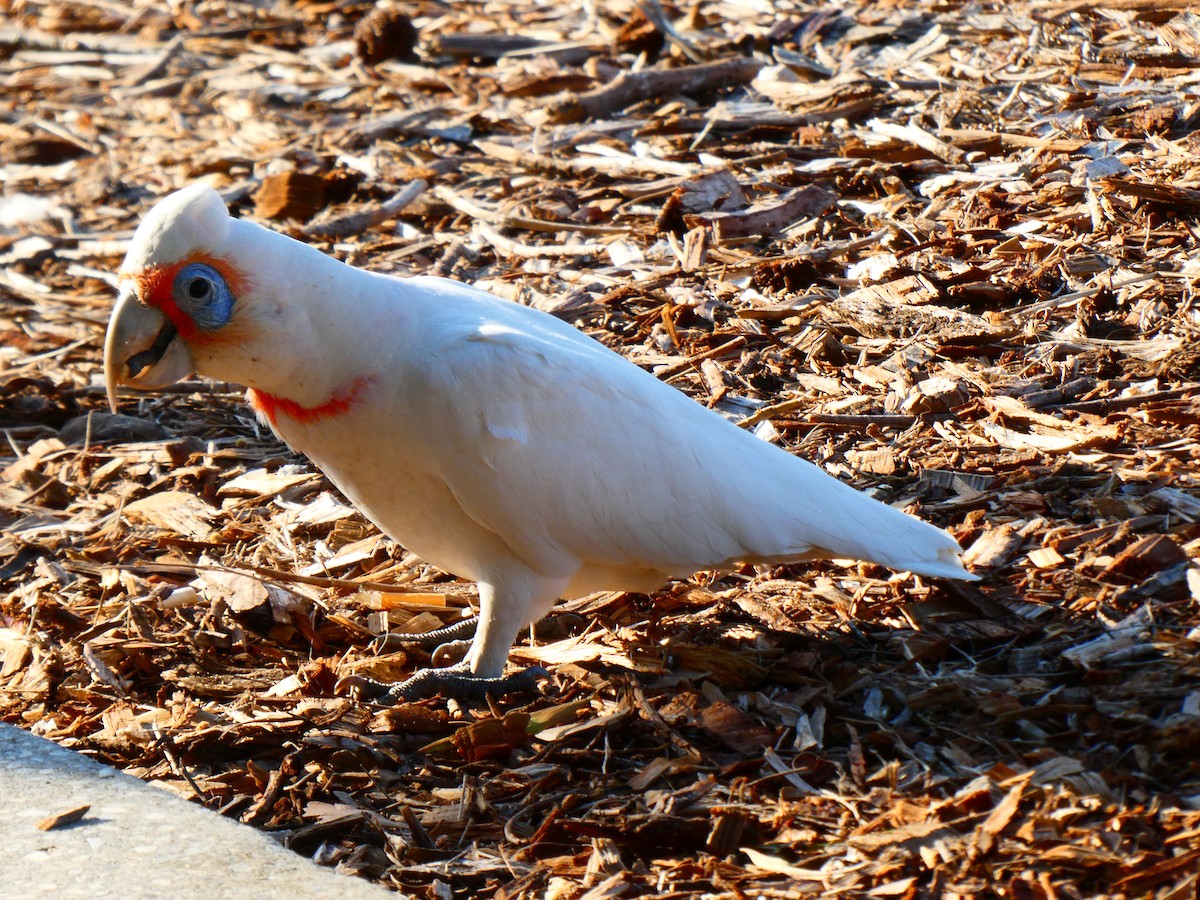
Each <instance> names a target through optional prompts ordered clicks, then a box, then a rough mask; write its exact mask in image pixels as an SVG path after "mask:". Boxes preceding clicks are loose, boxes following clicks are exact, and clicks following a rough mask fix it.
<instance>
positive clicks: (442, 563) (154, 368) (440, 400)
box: [104, 185, 974, 700]
mask: <svg viewBox="0 0 1200 900" xmlns="http://www.w3.org/2000/svg"><path fill="white" fill-rule="evenodd" d="M104 368H105V378H106V382H107V386H108V396H109V402H110V404H111V405H112V406H113V408H114V409H115V408H116V400H117V398H116V392H117V388H118V387H119V386H120V385H130V386H132V387H137V388H155V387H162V386H164V385H167V384H169V383H172V382H174V381H177V380H178V379H180V378H184V377H186V376H188V375H190V374H191V373H193V372H196V373H198V374H200V375H204V376H209V377H212V378H216V379H220V380H223V381H233V382H237V383H239V384H244V385H246V386H247V387H248V388H249V389H250V390H249V392H248V395H247V399H248V401H249V403H250V405H251V406H252V407H253V408H254V409H255V410H256V411H257V412H258V414H259V415H260V416H261V417H262V419H263V420H265V421H266V422H267V423H268V424H269V425H270V426H271V428H272V429H274V431H275V433H276V434H278V435H279V437H280V438H282V439H283V440H284V441H286V442H287V444H288V445H289V446H291V447H292V448H293V449H295V450H298V451H300V452H302V453H304V454H306V455H307V456H308V457H309V458H310V459H311V460H312V461H313V462H314V463H316V464H317V465H318V466H319V467H320V468H321V470H322V471H323V472H324V473H325V474H326V475H327V476H328V477H329V479H330V480H331V481H332V482H333V483H334V484H335V485H337V487H338V488H339V489H340V490H341V491H342V492H343V493H344V494H345V495H346V496H347V497H348V498H349V499H350V500H351V502H353V503H354V505H355V506H357V507H358V508H359V509H360V510H361V511H362V512H363V513H364V514H365V515H366V516H367V517H368V518H370V519H371V521H373V522H374V523H375V524H376V525H378V526H379V527H380V528H381V529H382V530H383V531H384V532H385V533H387V534H388V535H390V536H391V537H393V538H394V539H395V540H396V541H398V542H399V543H400V544H401V545H402V546H404V547H405V548H406V549H408V550H411V551H412V552H413V553H415V554H417V555H418V556H420V557H421V558H423V559H425V560H426V561H428V562H430V563H432V564H434V565H436V566H438V567H439V568H441V569H444V570H445V571H447V572H451V573H453V574H455V575H459V576H462V577H465V578H470V579H473V580H474V581H476V582H478V584H479V602H480V609H479V619H478V625H477V628H476V631H475V634H474V637H473V639H472V642H471V646H470V650H469V652H468V653H467V655H466V657H465V659H464V660H463V661H462V662H461V663H460V664H459V665H457V666H454V667H450V668H446V669H428V670H425V671H423V672H420V673H418V674H417V675H415V676H414V677H413V678H411V679H409V680H408V681H406V682H404V683H402V684H400V685H397V686H396V687H395V688H393V690H392V691H391V692H390V695H389V697H390V699H393V700H394V699H398V698H412V697H417V696H422V695H424V694H427V693H430V692H433V691H436V690H439V689H440V690H445V691H446V692H460V693H466V694H474V695H478V694H480V693H482V692H485V691H503V690H505V689H506V688H508V687H511V686H512V685H513V684H514V680H513V677H512V676H510V678H509V679H504V678H503V677H502V675H503V672H504V667H505V662H506V660H507V658H508V654H509V651H510V649H511V648H512V644H513V641H514V639H515V638H516V635H517V633H518V631H519V630H520V629H521V628H522V627H524V626H526V625H529V624H530V623H532V622H533V621H535V620H536V619H538V618H540V617H541V616H543V615H544V614H545V613H546V612H547V611H548V610H549V609H550V607H551V606H552V605H553V604H554V602H555V601H556V600H557V599H558V598H562V597H572V596H579V595H582V594H585V593H589V592H592V591H597V590H629V591H652V590H654V589H656V588H658V587H660V586H662V585H663V584H664V583H665V582H666V581H667V580H668V579H670V578H672V577H680V576H687V575H690V574H692V573H693V572H696V571H698V570H701V569H721V568H726V567H729V566H732V565H734V564H737V563H741V562H746V563H789V562H796V561H801V560H811V559H821V558H855V559H862V560H869V561H871V562H875V563H880V564H882V565H885V566H888V567H890V568H892V569H897V570H902V571H910V572H915V573H918V574H922V575H930V576H941V577H947V578H965V579H971V578H974V576H973V575H971V574H970V573H969V572H967V571H966V569H964V568H963V565H962V563H961V561H960V560H959V553H960V548H959V546H958V544H957V542H956V541H955V540H954V538H953V537H951V536H950V535H949V534H947V533H946V532H944V531H942V530H940V529H938V528H935V527H934V526H932V525H929V524H927V523H925V522H922V521H921V520H920V519H917V518H915V517H913V516H910V515H907V514H906V513H903V512H901V511H899V510H896V509H893V508H892V507H890V506H887V505H885V504H883V503H880V502H878V501H876V500H874V499H872V498H870V497H868V496H866V495H865V494H862V493H860V492H858V491H856V490H854V489H853V488H851V487H849V486H847V485H845V484H842V483H841V482H840V481H838V480H837V479H835V478H833V477H832V476H830V475H828V474H826V473H825V472H823V471H822V470H820V469H819V468H817V467H816V466H814V465H812V464H811V463H808V462H806V461H804V460H802V459H799V458H797V457H795V456H792V455H790V454H789V453H787V452H786V451H784V450H782V449H780V448H779V447H776V446H774V445H772V444H770V443H768V442H766V441H762V440H759V439H758V438H757V437H755V436H754V435H752V434H749V433H747V432H746V431H744V430H743V429H741V428H739V427H737V426H736V425H734V424H732V423H731V422H729V421H727V420H725V419H724V418H722V417H721V416H720V415H718V414H717V413H714V412H712V411H710V410H708V409H706V408H705V407H703V406H701V405H700V404H698V403H696V402H694V401H692V400H691V399H689V398H688V397H687V396H685V395H684V394H682V393H680V392H679V391H677V390H675V389H674V388H672V387H670V386H669V385H667V384H664V383H663V382H661V381H659V380H658V379H657V378H655V377H654V376H653V375H651V374H650V373H648V372H645V371H643V370H642V369H640V368H638V367H637V366H635V365H634V364H632V363H631V362H629V361H628V360H626V359H625V358H624V357H622V356H620V355H619V354H617V353H614V352H612V351H611V350H609V349H607V348H606V347H604V346H603V345H602V344H600V343H598V342H597V341H594V340H593V339H591V338H590V337H588V336H587V335H585V334H584V333H582V332H581V331H579V330H578V329H576V328H573V327H572V326H570V325H568V324H566V323H564V322H561V321H559V320H558V319H556V318H554V317H553V316H550V315H547V314H546V313H543V312H540V311H538V310H535V309H530V308H528V307H525V306H521V305H519V304H516V303H512V302H509V301H507V300H502V299H500V298H498V297H495V296H493V295H491V294H488V293H487V292H485V291H482V290H479V289H477V288H473V287H470V286H468V285H464V284H461V283H459V282H455V281H449V280H446V279H442V278H430V277H419V278H397V277H392V276H389V275H384V274H379V273H375V272H368V271H364V270H362V269H356V268H353V267H351V266H348V265H345V264H343V263H341V262H338V261H337V260H335V259H333V258H331V257H329V256H326V255H325V254H323V253H321V252H320V251H318V250H316V249H314V248H312V247H309V246H307V245H305V244H302V243H300V242H298V241H295V240H292V239H291V238H288V237H286V236H284V235H281V234H278V233H276V232H273V231H271V230H269V229H267V228H263V227H262V226H260V225H257V224H254V223H252V222H248V221H244V220H239V219H235V218H233V217H231V216H230V215H229V212H228V210H227V209H226V207H225V204H224V202H223V201H222V200H221V198H220V196H219V195H218V194H217V193H216V192H215V191H213V190H212V189H210V188H208V187H206V186H203V185H193V186H191V187H188V188H184V189H183V190H180V191H177V192H176V193H174V194H171V195H170V196H168V197H166V198H165V199H164V200H162V201H161V202H160V203H158V205H156V206H155V207H154V208H153V209H152V210H151V211H150V213H149V214H148V215H147V216H146V218H145V220H144V221H143V222H142V223H141V225H140V226H139V228H138V229H137V232H136V234H135V235H134V238H133V243H132V246H131V247H130V250H129V254H128V255H127V257H126V258H125V262H124V265H123V266H122V267H121V271H120V293H119V297H118V300H117V306H116V309H115V310H114V312H113V315H112V319H111V321H110V322H109V326H108V335H107V337H106V340H105V346H104Z"/></svg>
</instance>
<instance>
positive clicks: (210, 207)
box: [121, 183, 233, 274]
mask: <svg viewBox="0 0 1200 900" xmlns="http://www.w3.org/2000/svg"><path fill="white" fill-rule="evenodd" d="M232 221H233V220H232V219H230V217H229V210H228V209H226V208H225V202H224V201H223V200H222V199H221V195H220V194H218V193H217V192H216V191H215V190H213V189H212V188H211V187H209V186H208V185H206V184H202V183H201V184H192V185H188V186H187V187H185V188H183V189H182V190H178V191H175V193H173V194H169V195H168V196H166V197H164V198H163V199H162V200H161V201H159V202H158V203H156V204H155V205H154V208H153V209H151V210H150V212H149V213H147V214H146V218H144V219H143V220H142V222H141V224H140V225H138V228H137V231H135V232H134V235H133V241H132V242H131V243H130V248H129V253H128V255H127V256H126V257H125V264H124V265H123V266H122V267H121V270H122V272H123V273H125V274H133V273H137V272H141V271H143V270H145V269H146V268H147V267H148V266H150V265H153V264H161V263H162V262H174V261H176V260H180V259H183V258H185V257H187V256H191V255H193V254H195V253H212V252H215V251H216V250H217V249H218V248H220V247H222V246H224V244H225V243H226V241H227V239H228V236H229V227H230V223H231V222H232Z"/></svg>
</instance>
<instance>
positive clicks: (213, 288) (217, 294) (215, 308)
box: [171, 263, 234, 331]
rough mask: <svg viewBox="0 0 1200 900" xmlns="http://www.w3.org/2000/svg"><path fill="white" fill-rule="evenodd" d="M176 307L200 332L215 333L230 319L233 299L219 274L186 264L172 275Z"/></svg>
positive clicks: (212, 270) (208, 267) (196, 265)
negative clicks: (177, 272)
mask: <svg viewBox="0 0 1200 900" xmlns="http://www.w3.org/2000/svg"><path fill="white" fill-rule="evenodd" d="M171 293H172V295H173V296H174V298H175V304H176V305H177V306H178V307H179V309H180V310H181V311H182V312H183V313H185V314H186V315H187V316H188V317H189V318H191V320H192V321H193V322H195V323H196V325H197V326H198V327H199V328H200V329H201V330H202V331H216V330H217V329H218V328H220V327H221V326H222V325H225V324H226V323H228V322H229V319H230V318H231V317H232V316H233V304H234V296H233V293H232V292H231V291H230V290H229V285H228V284H226V283H225V279H224V278H222V277H221V273H220V272H218V271H217V270H216V269H214V268H213V267H212V266H210V265H207V264H205V263H188V264H187V265H186V266H184V267H183V268H182V269H180V270H179V274H178V275H176V276H175V283H174V285H173V286H172V290H171Z"/></svg>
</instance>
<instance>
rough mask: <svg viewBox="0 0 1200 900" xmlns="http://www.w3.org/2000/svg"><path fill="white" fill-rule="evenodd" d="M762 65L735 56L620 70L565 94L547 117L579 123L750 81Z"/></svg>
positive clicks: (557, 120)
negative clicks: (592, 86)
mask: <svg viewBox="0 0 1200 900" xmlns="http://www.w3.org/2000/svg"><path fill="white" fill-rule="evenodd" d="M762 67H763V64H762V63H761V62H759V61H758V60H753V59H737V60H730V61H728V62H718V63H705V64H703V65H699V66H682V67H680V68H678V69H647V70H645V71H643V72H623V73H622V74H620V75H619V76H617V78H616V80H615V81H613V83H612V84H610V85H607V86H605V87H602V88H597V89H596V90H594V91H588V93H586V94H568V95H567V96H566V97H565V98H564V99H563V100H562V101H560V102H559V104H558V105H557V106H556V107H552V108H551V109H550V119H551V121H553V122H564V123H565V122H581V121H583V120H584V119H588V118H593V117H595V118H600V117H603V116H607V115H610V114H611V113H614V112H616V111H618V110H622V109H625V108H626V107H629V106H632V105H633V104H635V103H638V102H640V101H642V100H650V99H653V98H655V97H662V96H664V95H666V94H698V93H703V92H704V91H712V90H717V89H719V88H726V87H737V86H739V85H743V84H749V83H750V82H751V81H753V80H754V76H755V75H757V74H758V72H759V69H761V68H762Z"/></svg>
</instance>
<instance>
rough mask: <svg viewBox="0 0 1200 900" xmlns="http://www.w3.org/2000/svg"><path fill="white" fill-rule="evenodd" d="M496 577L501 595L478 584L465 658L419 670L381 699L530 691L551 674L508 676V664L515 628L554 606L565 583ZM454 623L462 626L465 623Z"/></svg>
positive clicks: (528, 672) (528, 671) (537, 672)
mask: <svg viewBox="0 0 1200 900" xmlns="http://www.w3.org/2000/svg"><path fill="white" fill-rule="evenodd" d="M496 581H497V582H499V583H502V584H503V594H501V595H498V592H497V588H496V587H495V586H493V585H492V584H489V583H486V582H482V581H481V582H480V583H479V623H478V626H477V628H476V630H475V637H474V639H473V640H472V641H471V650H470V652H469V653H468V654H467V658H466V659H465V660H464V661H463V662H461V663H459V664H458V665H456V666H452V667H450V668H446V669H424V670H422V671H420V672H417V673H416V674H415V675H413V676H412V677H411V678H409V679H408V680H407V681H403V682H401V683H400V684H396V685H393V686H392V687H391V688H390V689H388V691H387V692H386V693H385V694H384V695H383V696H382V697H380V698H379V700H378V702H379V703H382V704H393V703H397V702H402V701H403V702H408V701H412V700H418V699H420V698H422V697H428V696H430V695H432V694H436V693H443V694H445V695H447V696H453V697H462V698H466V699H479V698H481V697H484V696H486V695H489V694H490V695H493V696H499V695H501V694H507V693H511V692H513V691H524V690H531V689H532V688H533V687H534V686H535V684H536V683H537V679H539V678H543V677H545V676H546V675H547V672H546V671H545V670H544V669H541V668H532V669H526V670H524V671H522V672H516V673H514V674H512V675H508V676H504V675H503V672H504V663H505V662H506V661H507V659H508V651H509V650H511V649H512V645H513V641H514V640H516V637H517V632H518V631H520V629H521V628H522V627H523V626H525V625H526V624H528V623H529V622H530V621H531V620H532V619H534V618H536V617H537V616H538V615H540V614H541V613H544V612H545V611H546V610H548V609H549V608H550V606H552V605H553V603H554V599H555V597H557V596H558V593H559V589H560V588H561V587H562V585H560V584H558V583H547V582H545V581H543V580H541V579H538V578H537V577H536V576H527V577H525V578H521V577H519V576H518V577H511V575H510V577H508V578H504V579H499V578H498V579H496ZM452 627H461V623H456V625H455V626H452ZM440 630H441V631H445V630H446V629H440Z"/></svg>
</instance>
